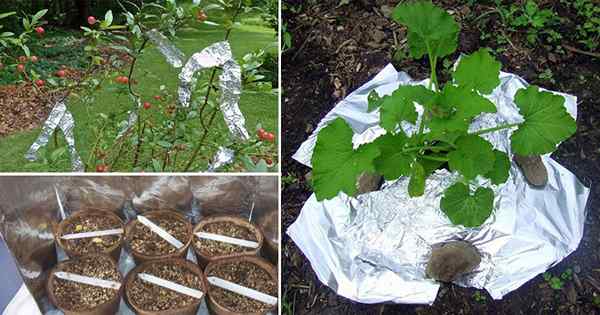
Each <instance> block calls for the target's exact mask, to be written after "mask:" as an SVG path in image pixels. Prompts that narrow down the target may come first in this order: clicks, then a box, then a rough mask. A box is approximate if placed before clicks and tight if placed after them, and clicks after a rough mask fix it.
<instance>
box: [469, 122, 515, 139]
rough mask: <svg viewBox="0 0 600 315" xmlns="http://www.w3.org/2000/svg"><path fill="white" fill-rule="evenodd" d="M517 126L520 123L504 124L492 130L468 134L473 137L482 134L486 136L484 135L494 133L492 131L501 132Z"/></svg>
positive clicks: (487, 129)
mask: <svg viewBox="0 0 600 315" xmlns="http://www.w3.org/2000/svg"><path fill="white" fill-rule="evenodd" d="M518 125H520V123H512V124H504V125H499V126H496V127H492V128H486V129H481V130H478V131H476V132H472V133H469V134H470V135H474V136H479V135H482V134H486V133H490V132H494V131H498V130H502V129H506V128H512V127H516V126H518Z"/></svg>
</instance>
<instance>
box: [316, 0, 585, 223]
mask: <svg viewBox="0 0 600 315" xmlns="http://www.w3.org/2000/svg"><path fill="white" fill-rule="evenodd" d="M529 10H531V8H530V9H529ZM530 13H531V12H530ZM532 14H534V13H532ZM393 17H394V19H395V20H397V21H398V22H400V23H402V24H404V25H406V26H407V32H408V45H409V47H410V50H411V54H412V55H413V56H414V57H415V58H419V57H421V56H423V55H424V54H428V57H429V60H430V62H431V81H430V82H431V84H430V85H429V88H426V87H424V86H406V85H404V86H400V87H399V88H398V89H396V90H395V91H394V92H393V93H392V94H391V95H386V96H380V95H378V94H377V93H376V92H375V91H372V92H371V93H369V95H368V103H369V104H368V108H367V111H368V112H371V111H374V110H377V109H378V110H379V113H380V126H381V127H382V128H384V129H385V130H386V134H385V135H383V136H381V137H379V138H378V139H376V140H375V141H373V142H372V143H369V144H364V145H361V146H360V147H358V149H356V150H354V149H353V144H352V135H353V132H352V129H351V128H350V127H349V126H348V125H347V124H346V123H345V122H344V121H343V119H341V118H338V119H336V120H335V121H334V122H332V123H331V124H330V125H329V126H327V127H325V128H324V129H322V130H321V131H320V133H319V135H318V137H317V144H316V146H315V150H314V152H313V157H312V162H313V167H314V172H313V181H314V183H315V185H314V189H315V193H316V196H317V199H318V200H323V199H327V198H332V197H335V196H336V195H337V194H338V192H340V191H343V192H345V193H347V194H349V195H353V194H354V193H356V179H357V177H358V176H359V175H360V174H361V173H362V172H365V171H369V172H372V171H376V172H377V173H378V174H380V175H382V176H383V177H384V178H385V179H386V180H395V179H397V178H399V177H401V176H409V177H410V180H409V185H408V194H409V195H410V196H411V197H417V196H421V195H423V193H424V187H425V181H426V178H427V177H428V176H429V175H430V174H432V173H433V172H434V171H435V170H436V169H438V168H441V167H445V166H446V165H447V167H448V168H449V169H450V170H451V171H455V172H457V173H458V174H459V179H458V181H457V183H455V184H454V185H452V186H450V187H449V188H448V189H447V190H446V191H445V193H444V196H443V198H442V199H441V202H440V207H441V209H442V210H443V211H444V212H445V213H446V214H447V215H448V217H449V218H450V220H451V221H452V223H454V224H457V225H464V226H467V227H477V226H479V225H481V224H482V223H483V222H485V220H486V219H487V218H488V217H489V215H490V214H491V212H492V209H493V203H494V192H493V190H492V189H490V188H488V187H477V185H476V182H475V180H476V178H477V177H478V176H481V177H485V178H488V179H490V182H491V183H492V184H494V185H500V184H502V183H504V182H505V181H506V180H507V179H508V177H509V169H510V165H511V164H510V160H509V158H508V155H507V154H506V153H505V152H501V151H498V150H494V148H493V146H492V145H491V143H489V142H488V141H487V140H485V139H484V138H483V137H481V135H483V134H486V133H489V132H495V131H498V130H502V129H506V128H513V127H518V129H517V130H516V131H515V132H514V133H513V136H512V138H511V149H512V151H513V152H516V153H519V154H524V155H529V154H544V153H549V152H551V151H553V150H554V149H555V148H556V145H557V144H558V143H560V142H561V141H564V140H565V139H567V138H568V137H569V136H571V135H572V134H573V133H574V132H575V127H576V125H575V121H574V120H573V119H572V118H571V117H570V116H569V115H568V113H567V112H566V110H565V108H564V98H563V97H562V96H558V95H554V94H551V93H549V92H540V91H539V89H538V88H537V87H535V86H530V87H528V88H527V89H521V90H519V91H518V92H517V94H516V96H515V103H516V104H517V106H518V107H519V110H520V113H521V115H522V116H523V118H524V121H522V122H519V123H517V122H515V123H506V124H503V125H499V126H496V127H491V128H488V129H483V130H479V131H477V132H469V127H470V125H471V122H472V120H473V119H474V118H476V117H477V116H479V115H480V114H482V113H495V112H496V107H495V105H494V104H493V103H492V102H491V101H490V100H488V99H487V98H486V97H484V95H488V94H490V93H492V91H493V90H494V89H495V88H496V87H497V86H498V85H499V84H500V80H499V72H500V67H501V65H500V63H499V62H498V61H496V60H495V59H494V58H493V57H492V56H491V55H490V53H489V51H488V50H487V49H479V50H478V51H476V52H474V53H473V54H471V55H467V56H464V57H463V58H462V59H461V60H460V62H459V63H458V65H457V67H456V70H455V71H454V72H452V73H451V75H452V77H453V79H454V80H453V82H448V83H446V84H445V85H443V86H440V85H439V84H438V82H437V80H436V75H435V68H436V60H437V58H438V57H443V56H445V55H448V54H450V53H452V52H454V50H455V49H456V44H457V43H456V41H457V36H458V26H457V24H456V22H454V20H452V17H451V16H450V15H448V14H447V13H446V12H445V11H443V10H441V9H439V8H436V7H434V6H433V5H432V4H431V3H430V2H416V3H415V2H413V3H406V4H400V5H398V6H397V7H396V9H395V10H394V16H393ZM415 104H419V105H421V106H422V107H423V109H424V113H423V115H422V119H418V117H417V110H416V107H415ZM401 123H408V124H414V125H416V126H415V127H417V132H415V133H414V134H412V135H406V134H405V133H404V131H403V129H402V128H400V125H401ZM471 187H473V189H472V188H471Z"/></svg>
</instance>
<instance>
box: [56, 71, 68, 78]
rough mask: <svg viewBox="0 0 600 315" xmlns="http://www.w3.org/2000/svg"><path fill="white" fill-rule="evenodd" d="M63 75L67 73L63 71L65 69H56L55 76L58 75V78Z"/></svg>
mask: <svg viewBox="0 0 600 315" xmlns="http://www.w3.org/2000/svg"><path fill="white" fill-rule="evenodd" d="M65 75H67V73H66V72H65V70H58V71H56V76H57V77H59V78H62V77H64V76H65Z"/></svg>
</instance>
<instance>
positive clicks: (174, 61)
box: [146, 29, 185, 68]
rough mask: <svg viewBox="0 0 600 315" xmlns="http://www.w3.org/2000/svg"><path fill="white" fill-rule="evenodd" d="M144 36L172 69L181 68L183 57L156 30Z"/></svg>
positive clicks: (181, 53)
mask: <svg viewBox="0 0 600 315" xmlns="http://www.w3.org/2000/svg"><path fill="white" fill-rule="evenodd" d="M146 35H147V36H148V38H149V39H150V40H151V41H152V42H153V43H154V45H156V47H157V48H158V50H159V51H160V53H161V54H163V56H165V59H166V60H167V62H168V63H169V64H171V65H172V66H173V67H174V68H181V67H182V66H183V61H184V60H185V55H184V54H183V52H182V51H181V50H179V48H177V47H175V45H173V43H171V41H170V40H169V39H168V38H167V37H166V36H165V35H163V34H162V33H160V32H159V31H157V30H156V29H153V30H150V31H148V32H146Z"/></svg>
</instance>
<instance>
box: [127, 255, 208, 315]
mask: <svg viewBox="0 0 600 315" xmlns="http://www.w3.org/2000/svg"><path fill="white" fill-rule="evenodd" d="M164 263H169V264H174V265H180V266H184V267H185V268H186V269H188V270H190V271H191V272H192V273H194V274H195V275H197V276H198V277H200V280H201V291H202V292H204V294H205V295H204V296H206V292H207V288H208V284H207V282H206V278H205V277H204V274H203V273H202V270H200V268H199V267H198V265H196V264H194V263H193V262H191V261H189V260H185V259H181V258H169V259H161V260H151V261H147V262H145V263H143V264H141V265H139V266H137V267H135V268H134V269H133V270H131V271H130V272H129V273H128V274H127V277H126V278H125V300H126V301H127V304H128V305H129V306H130V307H131V309H132V310H133V311H134V312H135V313H136V314H139V315H195V314H196V313H197V312H198V308H199V307H200V304H201V303H202V299H200V300H198V301H197V302H195V303H192V304H190V305H187V306H185V307H182V308H178V309H171V310H165V311H147V310H143V309H142V308H141V307H140V306H139V305H138V304H137V302H136V301H134V300H133V298H132V296H131V293H130V290H131V286H132V285H133V282H134V280H135V277H136V276H137V275H138V274H139V273H142V272H144V271H145V270H146V269H148V268H149V267H150V266H152V265H153V264H164ZM203 298H204V297H203Z"/></svg>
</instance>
